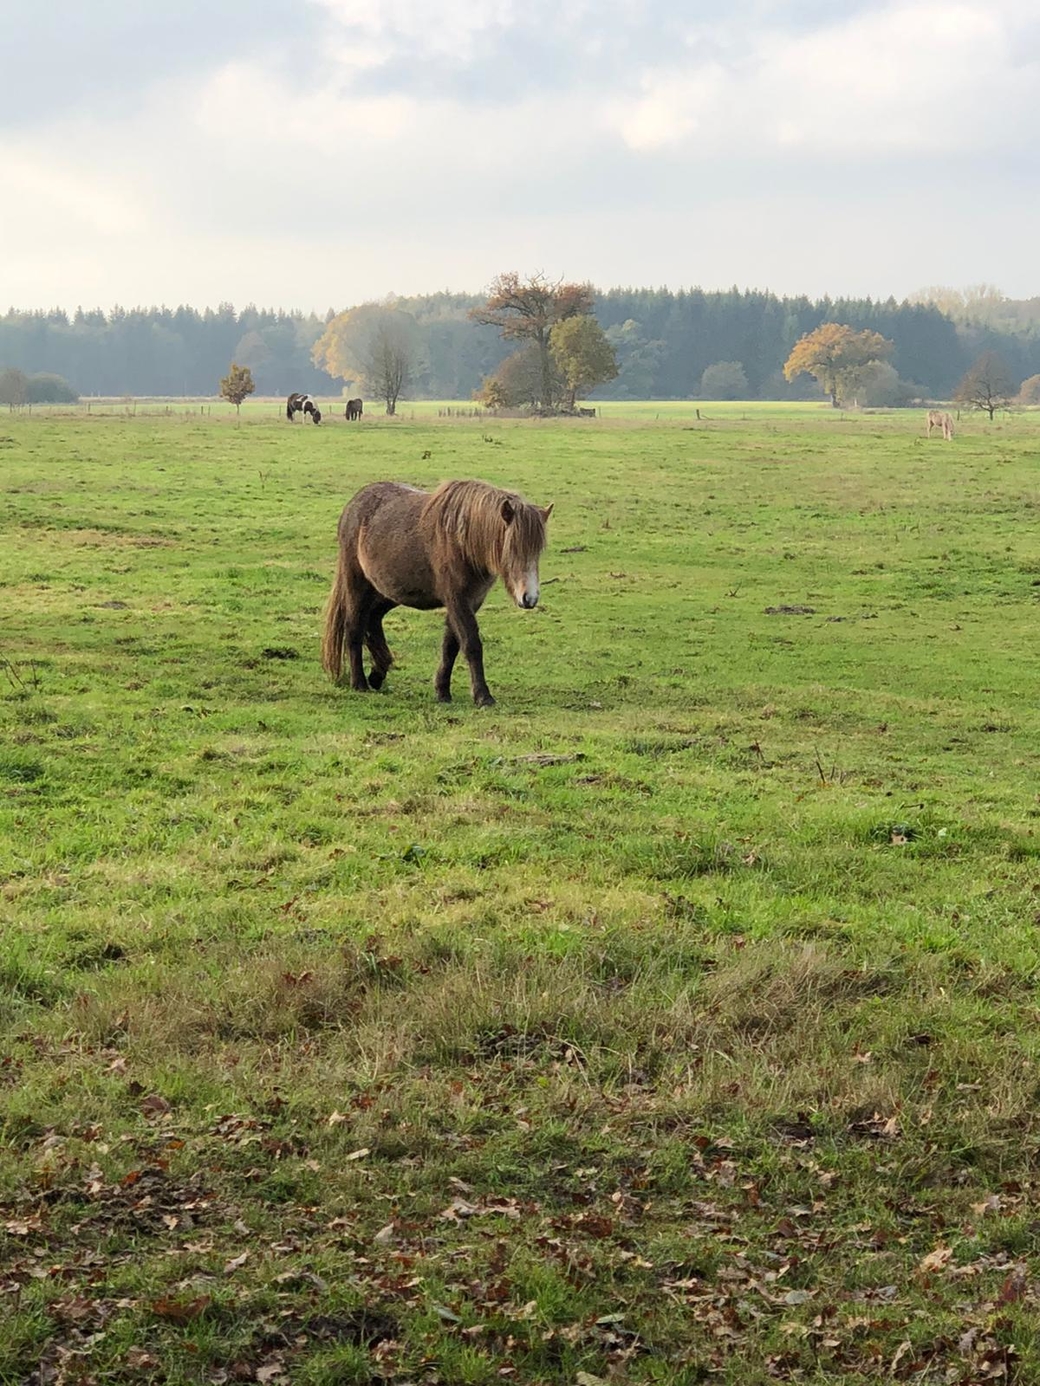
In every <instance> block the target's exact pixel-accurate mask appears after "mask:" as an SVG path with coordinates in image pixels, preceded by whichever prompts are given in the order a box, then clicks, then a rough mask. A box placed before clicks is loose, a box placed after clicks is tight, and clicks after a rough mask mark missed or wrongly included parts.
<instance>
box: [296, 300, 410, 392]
mask: <svg viewBox="0 0 1040 1386" xmlns="http://www.w3.org/2000/svg"><path fill="white" fill-rule="evenodd" d="M311 356H312V359H313V361H314V364H315V365H316V366H320V367H321V369H322V370H324V371H327V372H328V373H329V375H334V376H338V377H339V379H341V380H344V381H347V382H349V383H354V382H358V383H360V384H361V385H362V387H363V388H364V389H365V390H366V391H367V392H368V393H369V394H374V395H376V396H377V397H378V398H379V399H382V400H384V401H385V402H386V412H387V413H388V414H394V413H396V412H397V401H398V399H399V398H400V397H401V395H402V394H403V393H404V392H405V391H406V390H407V388H408V385H409V383H410V381H411V380H412V379H413V378H414V377H415V375H416V374H417V373H418V371H419V368H420V365H421V361H422V334H421V332H420V330H419V326H418V324H417V323H416V321H415V319H414V318H413V317H412V315H411V313H405V312H402V311H401V310H400V309H398V308H392V307H389V306H388V305H386V304H380V303H363V304H361V305H360V306H359V307H357V308H351V309H348V311H347V312H345V313H338V314H337V315H336V316H335V317H334V318H332V319H331V320H330V321H329V322H328V324H327V325H326V327H325V331H324V332H323V333H322V335H321V336H320V337H319V338H318V340H317V341H316V342H315V344H314V349H313V351H312V353H311Z"/></svg>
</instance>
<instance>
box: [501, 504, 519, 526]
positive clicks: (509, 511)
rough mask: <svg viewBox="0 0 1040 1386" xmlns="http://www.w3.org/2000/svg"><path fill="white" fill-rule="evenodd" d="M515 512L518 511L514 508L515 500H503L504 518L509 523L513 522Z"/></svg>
mask: <svg viewBox="0 0 1040 1386" xmlns="http://www.w3.org/2000/svg"><path fill="white" fill-rule="evenodd" d="M515 514H516V511H515V510H514V509H513V502H512V501H511V500H504V501H503V502H502V519H503V520H505V522H506V524H507V525H511V524H512V523H513V516H514V515H515Z"/></svg>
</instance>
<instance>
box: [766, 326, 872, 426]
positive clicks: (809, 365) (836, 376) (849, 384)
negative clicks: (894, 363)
mask: <svg viewBox="0 0 1040 1386" xmlns="http://www.w3.org/2000/svg"><path fill="white" fill-rule="evenodd" d="M894 346H895V343H893V342H890V341H889V340H888V338H887V337H882V335H881V333H880V332H871V331H870V330H869V329H864V330H863V331H862V332H857V331H856V329H855V328H854V327H847V326H846V325H845V324H844V323H838V322H825V323H822V324H821V325H820V326H819V327H818V328H817V329H816V330H815V332H807V333H806V334H805V336H804V337H801V338H799V340H798V341H797V342H795V344H794V346H793V347H792V349H791V354H790V356H789V357H788V358H787V360H786V361H785V363H784V376H785V378H786V379H787V380H794V378H795V376H798V375H801V374H802V373H803V372H804V373H806V374H807V375H811V376H814V377H815V378H816V379H817V380H818V381H819V382H820V384H821V385H822V386H823V388H824V389H825V390H826V391H827V393H828V394H829V395H830V397H831V404H833V405H834V407H835V408H837V407H838V405H839V404H841V403H842V402H843V401H844V400H846V399H847V398H848V397H849V395H850V393H851V391H852V390H853V389H854V388H855V385H856V381H857V378H858V375H859V372H860V371H862V369H863V367H864V366H868V365H872V364H873V363H874V362H876V361H884V360H886V359H887V357H888V356H889V355H890V354H891V352H892V351H893V349H894Z"/></svg>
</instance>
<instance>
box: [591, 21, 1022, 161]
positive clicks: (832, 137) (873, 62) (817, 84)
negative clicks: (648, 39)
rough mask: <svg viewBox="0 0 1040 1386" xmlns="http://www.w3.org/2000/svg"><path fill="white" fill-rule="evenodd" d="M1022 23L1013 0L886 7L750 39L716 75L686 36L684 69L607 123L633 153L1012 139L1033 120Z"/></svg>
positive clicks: (876, 147)
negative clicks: (1021, 50)
mask: <svg viewBox="0 0 1040 1386" xmlns="http://www.w3.org/2000/svg"><path fill="white" fill-rule="evenodd" d="M1022 13H1023V6H1022V5H1020V4H1019V3H1018V2H1017V0H1003V2H1002V3H1001V0H997V3H995V4H992V5H985V6H984V5H982V4H980V3H961V4H945V3H935V0H917V2H915V3H905V2H904V3H893V4H889V5H886V6H884V7H882V8H879V9H874V10H870V11H867V12H864V13H860V14H855V15H853V16H851V17H849V18H845V19H842V20H839V21H836V22H832V23H829V24H827V25H825V26H822V27H819V28H817V29H815V30H813V31H810V32H807V33H803V34H792V33H785V32H783V31H781V30H778V29H768V30H766V31H764V32H759V33H757V34H756V35H754V36H753V37H751V38H750V39H749V40H748V42H747V44H746V46H745V48H744V51H743V54H742V55H741V56H739V57H734V56H732V53H731V56H730V60H729V62H728V63H727V64H725V65H723V64H721V63H720V62H719V61H717V60H716V61H712V62H709V63H704V62H703V61H702V60H700V59H699V56H698V47H699V45H698V44H697V42H696V41H695V39H694V37H693V36H691V40H690V47H689V51H688V54H687V55H686V62H685V64H684V63H683V62H681V61H676V60H675V59H673V60H672V61H671V62H669V63H668V64H667V65H665V66H662V67H659V68H653V67H651V68H649V69H647V70H644V71H643V72H641V73H640V74H639V75H638V89H637V90H635V91H633V92H632V94H631V96H630V97H629V98H627V99H626V98H619V99H615V100H614V101H613V102H612V103H611V104H610V107H609V109H608V112H607V116H606V119H607V124H608V125H609V126H610V127H611V128H613V129H615V130H616V131H617V132H618V133H619V134H620V135H621V137H622V139H623V140H624V141H625V143H626V144H627V145H628V147H629V148H631V149H637V150H650V149H655V148H664V147H667V146H674V145H677V144H682V143H683V142H687V143H688V144H689V145H690V146H691V147H693V146H694V145H696V148H697V150H699V151H700V152H702V153H710V154H738V155H739V154H741V153H743V154H753V153H756V152H757V153H759V154H763V153H766V152H768V151H769V150H770V149H774V150H779V151H785V152H796V153H799V154H808V155H813V154H833V153H838V154H844V155H846V156H849V157H855V156H857V155H864V154H865V155H875V154H878V153H900V152H905V153H912V152H936V151H943V150H961V151H963V150H964V149H965V147H966V146H967V147H968V148H970V149H975V148H978V147H980V146H983V145H986V144H988V143H991V142H992V141H993V140H995V139H999V138H1001V137H1003V138H1004V139H1008V140H1012V141H1016V142H1024V140H1025V138H1033V137H1035V134H1036V133H1037V129H1038V124H1040V122H1038V120H1037V105H1038V100H1037V95H1038V92H1040V80H1038V79H1040V63H1038V62H1037V59H1036V57H1035V56H1034V57H1033V58H1032V60H1029V59H1025V60H1022V58H1021V57H1020V56H1019V54H1018V52H1017V51H1016V38H1017V37H1018V35H1017V33H1016V30H1017V28H1018V25H1019V23H1020V21H1021V18H1022ZM1023 117H1025V119H1024V120H1023ZM1027 131H1028V135H1027Z"/></svg>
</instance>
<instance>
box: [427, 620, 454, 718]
mask: <svg viewBox="0 0 1040 1386" xmlns="http://www.w3.org/2000/svg"><path fill="white" fill-rule="evenodd" d="M458 654H459V637H458V636H457V635H456V634H455V631H454V630H453V629H452V625H451V622H450V621H446V622H445V624H444V643H443V645H442V646H441V663H440V668H439V669H438V670H437V673H436V675H435V676H434V680H433V687H434V691H435V692H436V694H437V701H438V702H439V703H450V702H451V671H452V670H453V669H454V668H455V660H456V659H457V658H458Z"/></svg>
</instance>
